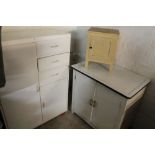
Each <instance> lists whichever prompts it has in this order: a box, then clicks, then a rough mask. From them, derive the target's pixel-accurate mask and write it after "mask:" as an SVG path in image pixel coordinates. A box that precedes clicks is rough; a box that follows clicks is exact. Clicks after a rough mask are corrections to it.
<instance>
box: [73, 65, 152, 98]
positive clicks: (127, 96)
mask: <svg viewBox="0 0 155 155" xmlns="http://www.w3.org/2000/svg"><path fill="white" fill-rule="evenodd" d="M71 68H73V69H74V70H76V71H78V72H80V73H81V74H83V75H86V76H87V77H89V78H91V79H92V80H94V81H96V82H98V83H100V84H101V85H104V86H105V87H107V88H109V89H111V90H113V91H114V92H116V93H118V94H119V95H121V96H123V97H125V98H127V99H131V98H133V97H134V96H135V95H136V94H138V93H139V92H140V91H141V90H142V89H143V88H145V87H146V85H145V86H144V87H142V88H141V89H140V90H139V91H138V92H137V93H135V94H134V95H132V96H131V97H128V96H125V95H124V94H122V93H120V92H118V91H116V90H115V89H112V88H111V87H109V86H107V85H105V84H103V83H101V82H100V81H98V80H96V79H94V78H92V77H91V76H89V75H87V74H85V73H83V72H81V71H79V70H78V69H76V68H74V67H72V66H71ZM149 83H150V82H149ZM149 83H148V84H149Z"/></svg>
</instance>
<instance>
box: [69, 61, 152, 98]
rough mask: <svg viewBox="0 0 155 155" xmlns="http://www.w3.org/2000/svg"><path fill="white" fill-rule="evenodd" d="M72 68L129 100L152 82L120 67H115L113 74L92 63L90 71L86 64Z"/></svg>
mask: <svg viewBox="0 0 155 155" xmlns="http://www.w3.org/2000/svg"><path fill="white" fill-rule="evenodd" d="M72 67H73V68H75V69H76V70H78V71H80V72H83V73H84V74H86V75H88V76H90V77H91V78H93V79H95V80H97V81H99V82H101V83H102V84H104V85H106V86H108V87H110V88H111V89H113V90H115V91H117V92H118V93H121V94H122V95H124V96H126V97H127V98H131V97H132V96H134V95H135V94H136V93H137V92H138V91H140V90H141V89H142V88H143V87H145V86H146V85H147V84H148V83H149V82H150V79H148V78H146V77H144V76H142V75H139V74H137V73H134V72H132V71H130V70H127V69H125V68H122V67H120V66H115V67H114V69H113V71H112V72H109V71H108V70H107V69H105V68H104V67H103V65H101V64H96V63H90V65H89V67H88V69H87V68H85V67H84V63H79V64H76V65H73V66H72Z"/></svg>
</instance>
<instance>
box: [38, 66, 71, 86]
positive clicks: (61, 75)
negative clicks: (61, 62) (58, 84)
mask: <svg viewBox="0 0 155 155" xmlns="http://www.w3.org/2000/svg"><path fill="white" fill-rule="evenodd" d="M65 78H69V69H68V66H67V67H65V66H64V67H62V66H60V67H56V68H52V69H49V70H45V71H40V72H39V81H40V86H43V85H46V84H49V83H51V82H54V81H57V80H60V79H65Z"/></svg>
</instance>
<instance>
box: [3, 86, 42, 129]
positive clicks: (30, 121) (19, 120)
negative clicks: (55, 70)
mask: <svg viewBox="0 0 155 155" xmlns="http://www.w3.org/2000/svg"><path fill="white" fill-rule="evenodd" d="M36 89H37V88H36V85H33V86H30V87H27V88H24V89H21V90H18V91H15V92H12V93H10V94H7V95H5V96H3V97H1V104H2V108H3V112H4V116H5V119H6V123H7V126H8V128H11V129H19V128H20V129H25V128H35V127H37V126H39V125H40V124H41V123H42V113H41V104H40V97H39V92H37V90H36Z"/></svg>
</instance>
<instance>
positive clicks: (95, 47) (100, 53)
mask: <svg viewBox="0 0 155 155" xmlns="http://www.w3.org/2000/svg"><path fill="white" fill-rule="evenodd" d="M110 52H111V39H110V38H105V37H103V36H101V35H95V34H91V35H89V57H90V58H93V59H97V60H98V61H99V60H100V61H102V60H105V61H106V60H107V61H108V60H109V58H110V56H111V53H110Z"/></svg>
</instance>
